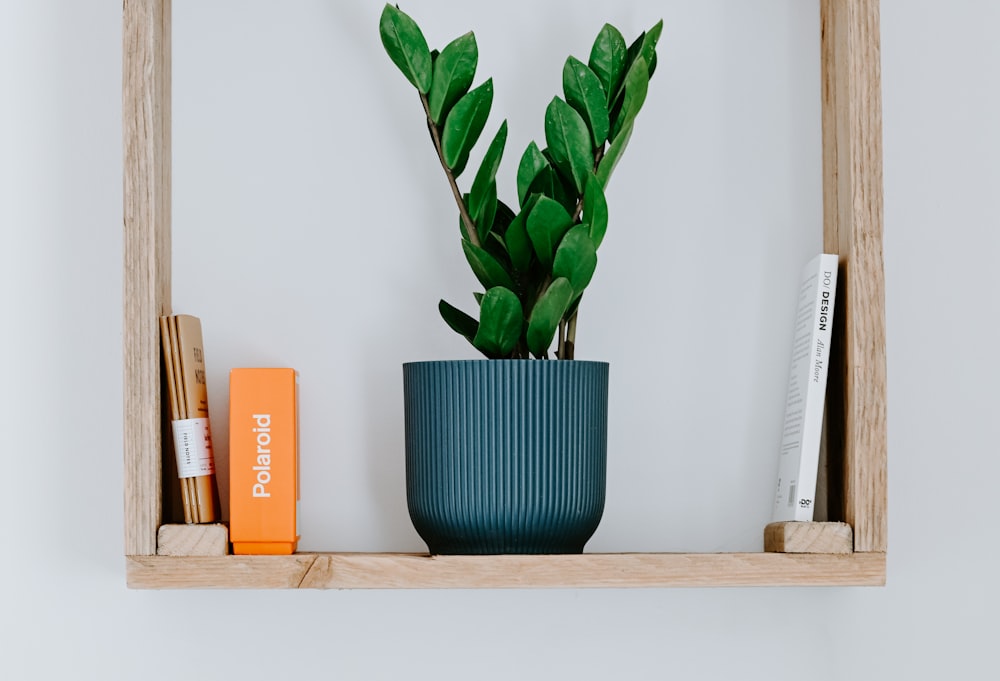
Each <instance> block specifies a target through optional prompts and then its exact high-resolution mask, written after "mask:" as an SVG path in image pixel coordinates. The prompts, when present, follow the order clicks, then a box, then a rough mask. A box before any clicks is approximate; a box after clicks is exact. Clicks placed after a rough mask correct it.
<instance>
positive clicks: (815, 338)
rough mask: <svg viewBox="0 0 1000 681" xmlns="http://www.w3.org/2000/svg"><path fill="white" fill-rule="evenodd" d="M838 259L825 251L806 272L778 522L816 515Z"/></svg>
mask: <svg viewBox="0 0 1000 681" xmlns="http://www.w3.org/2000/svg"><path fill="white" fill-rule="evenodd" d="M837 260H838V258H837V256H836V255H830V254H825V253H824V254H822V255H819V256H817V257H816V258H814V259H813V260H812V261H811V262H810V263H809V264H808V265H806V267H805V268H804V269H803V271H802V279H801V286H800V288H799V300H798V309H797V311H796V315H795V329H794V333H793V338H792V360H791V366H790V368H789V372H788V374H789V375H788V392H787V394H786V400H785V420H784V428H783V429H782V433H781V447H780V452H779V464H778V485H777V494H776V497H775V500H774V513H773V515H772V520H773V521H775V522H778V521H786V520H798V521H803V520H804V521H809V520H812V519H813V506H814V505H815V497H816V476H817V472H818V466H819V447H820V436H821V434H822V430H823V403H824V401H825V397H826V378H827V373H828V369H829V366H828V365H829V360H830V339H831V326H832V324H833V305H834V299H835V297H836V292H837Z"/></svg>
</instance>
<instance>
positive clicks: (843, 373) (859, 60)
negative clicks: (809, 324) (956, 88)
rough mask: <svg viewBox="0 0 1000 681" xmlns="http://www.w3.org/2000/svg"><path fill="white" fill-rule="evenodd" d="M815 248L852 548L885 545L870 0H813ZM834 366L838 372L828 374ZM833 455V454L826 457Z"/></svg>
mask: <svg viewBox="0 0 1000 681" xmlns="http://www.w3.org/2000/svg"><path fill="white" fill-rule="evenodd" d="M820 14H821V17H822V19H821V20H822V54H823V57H822V61H823V78H822V80H823V197H824V201H823V203H824V228H823V248H824V250H825V251H827V252H830V253H839V254H840V266H841V271H840V283H841V285H840V287H839V293H838V308H837V311H836V314H835V317H834V319H835V323H834V328H835V329H836V330H837V332H836V336H835V340H834V347H835V348H838V349H837V350H836V352H837V365H839V366H838V367H831V368H832V369H833V370H837V371H838V373H837V374H833V373H831V384H832V385H833V384H836V389H835V390H834V391H833V392H832V393H831V401H830V409H829V413H828V426H829V430H830V432H831V433H832V436H831V439H830V445H831V450H833V451H839V452H842V456H843V459H842V463H843V466H842V470H840V471H835V472H833V473H832V474H831V478H834V479H836V478H837V477H841V476H842V485H841V486H842V488H843V489H842V494H843V498H842V499H841V500H840V502H841V505H842V514H843V519H844V520H845V521H846V522H847V523H849V524H850V525H851V526H852V527H853V528H854V549H855V551H859V552H884V551H885V550H886V394H885V392H886V388H885V314H884V307H885V302H884V298H885V294H884V288H885V287H884V275H883V268H882V101H881V67H880V51H879V2H878V0H821V4H820ZM838 369H839V370H838ZM833 460H834V461H835V460H836V459H835V458H834V459H833Z"/></svg>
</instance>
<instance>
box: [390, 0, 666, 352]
mask: <svg viewBox="0 0 1000 681" xmlns="http://www.w3.org/2000/svg"><path fill="white" fill-rule="evenodd" d="M662 30H663V22H662V21H660V22H659V23H657V24H656V25H655V26H653V28H651V29H650V30H649V31H646V32H644V33H642V34H641V35H640V36H639V37H638V38H636V40H635V41H634V42H633V43H632V44H631V45H630V46H629V45H626V42H625V39H624V38H623V37H622V34H621V32H620V31H618V29H616V28H615V27H614V26H611V25H610V24H605V25H604V27H603V28H602V29H601V31H600V33H598V35H597V39H596V40H595V41H594V45H593V47H592V49H591V52H590V59H589V61H588V63H586V64H584V63H583V62H582V61H580V60H578V59H576V58H575V57H572V56H571V57H569V58H568V59H567V60H566V63H565V65H564V66H563V73H562V80H563V94H564V95H565V98H560V97H558V96H556V97H554V98H553V99H552V101H551V102H550V103H549V105H548V108H547V109H546V111H545V147H544V148H539V146H538V145H537V144H536V143H535V142H531V143H530V144H529V145H528V148H527V149H526V150H525V152H524V154H523V155H522V156H521V160H520V163H519V164H518V168H517V201H518V208H519V210H517V211H515V210H513V209H512V208H510V207H509V206H508V205H507V204H505V203H503V202H502V201H500V199H499V198H498V195H497V183H496V174H497V170H498V169H499V166H500V159H501V157H502V156H503V151H504V145H505V144H506V141H507V121H506V120H505V121H504V122H503V123H502V124H501V125H500V128H499V130H497V132H496V134H495V135H494V137H493V140H492V141H491V142H490V144H489V147H488V148H487V149H486V152H485V154H484V156H483V159H482V162H481V163H480V165H479V169H478V170H477V171H476V174H475V177H474V178H473V180H472V186H471V187H470V188H469V190H468V192H465V193H463V192H462V191H461V189H459V186H458V178H459V177H460V176H461V175H462V173H463V171H464V170H465V169H466V165H467V164H468V161H469V155H470V153H471V151H472V148H473V146H474V145H475V144H476V142H477V141H478V140H479V137H480V135H481V134H482V132H483V129H484V128H485V126H486V119H487V117H488V116H489V113H490V108H491V106H492V103H493V80H492V78H490V79H487V80H486V81H485V82H483V83H482V84H480V85H479V86H477V87H475V88H473V87H472V83H473V79H474V77H475V73H476V65H477V61H478V56H479V51H478V47H477V45H476V37H475V34H474V33H472V32H469V33H466V34H465V35H462V36H460V37H458V38H456V39H455V40H453V41H452V42H450V43H449V44H448V45H446V46H445V48H444V49H443V50H441V51H440V52H438V51H437V50H435V51H433V52H432V51H431V50H430V49H428V46H427V41H426V40H425V38H424V35H423V33H422V32H421V30H420V28H419V27H418V26H417V24H416V22H415V21H414V20H413V19H412V18H410V17H409V16H408V15H407V14H405V13H404V12H402V11H401V10H400V9H398V8H397V7H393V6H392V5H388V4H387V5H386V6H385V9H384V10H383V11H382V16H381V20H380V22H379V32H380V34H381V37H382V44H383V46H384V47H385V50H386V52H387V53H388V54H389V57H390V58H391V59H392V61H393V63H395V64H396V66H397V67H399V69H400V70H401V71H402V72H403V75H404V76H406V79H407V80H409V81H410V83H411V84H412V85H413V86H414V87H415V88H416V89H417V91H418V92H419V94H420V102H421V104H422V105H423V111H424V114H425V115H426V117H427V128H428V130H429V132H430V137H431V140H432V142H433V143H434V148H435V150H436V151H437V154H438V158H439V160H440V161H441V166H442V168H443V169H444V172H445V175H446V176H447V178H448V183H449V185H450V186H451V190H452V193H453V194H454V197H455V202H456V203H457V204H458V212H459V216H460V221H459V229H460V231H461V236H462V250H463V251H464V253H465V257H466V259H467V260H468V262H469V265H470V266H471V267H472V271H473V272H474V273H475V275H476V278H477V279H478V280H479V282H480V283H481V284H482V285H483V287H484V290H485V292H481V293H480V292H477V293H475V294H474V296H475V298H476V301H477V303H478V304H479V320H478V321H476V320H475V319H474V318H473V317H471V316H469V315H468V314H466V313H464V312H462V311H461V310H459V309H458V308H456V307H454V306H453V305H450V304H449V303H447V302H445V301H444V300H442V301H441V302H440V303H439V305H438V309H439V310H440V312H441V316H442V317H443V318H444V320H445V322H447V324H448V325H449V326H450V327H451V328H452V329H453V330H455V331H456V332H458V333H459V334H461V335H462V336H464V337H465V338H466V339H468V340H469V342H471V343H472V345H473V346H475V347H476V348H477V349H478V350H479V351H480V352H482V353H483V354H484V355H486V356H487V357H489V358H493V359H502V358H506V359H527V358H529V357H532V356H534V357H536V358H548V356H549V349H550V347H551V346H552V342H553V340H554V339H556V337H557V335H558V339H557V343H556V350H555V356H556V357H557V358H558V359H573V353H574V345H575V338H576V320H577V313H578V310H579V306H580V300H581V297H582V296H583V292H584V290H585V289H586V287H587V284H589V283H590V280H591V277H592V276H593V274H594V269H595V267H596V266H597V249H598V247H600V245H601V241H602V240H603V239H604V234H605V231H606V230H607V226H608V204H607V201H606V200H605V195H604V190H605V187H607V184H608V179H609V178H610V177H611V173H612V172H613V171H614V168H615V165H616V164H617V163H618V160H619V159H620V158H621V155H622V152H624V150H625V147H626V146H627V145H628V142H629V138H630V137H631V135H632V128H633V125H634V122H635V118H636V115H637V114H638V113H639V110H640V109H641V108H642V105H643V102H644V101H645V99H646V91H647V88H648V85H649V79H650V77H651V76H652V75H653V71H654V70H655V68H656V43H657V41H658V40H659V37H660V33H661V31H662Z"/></svg>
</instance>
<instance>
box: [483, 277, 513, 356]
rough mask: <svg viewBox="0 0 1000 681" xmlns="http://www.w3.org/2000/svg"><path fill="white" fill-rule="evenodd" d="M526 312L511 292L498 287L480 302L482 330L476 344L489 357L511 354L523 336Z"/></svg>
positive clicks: (488, 292)
mask: <svg viewBox="0 0 1000 681" xmlns="http://www.w3.org/2000/svg"><path fill="white" fill-rule="evenodd" d="M523 325H524V312H523V310H522V308H521V301H520V300H518V299H517V296H516V295H515V294H514V292H513V291H511V290H510V289H507V288H504V287H503V286H494V287H493V288H491V289H490V290H488V291H487V292H486V295H485V296H483V299H482V301H481V303H480V311H479V331H478V332H477V333H476V337H475V339H474V340H473V341H472V344H473V345H475V346H476V347H477V348H478V349H479V350H481V351H482V352H483V353H484V354H485V355H486V356H488V357H491V356H492V357H506V356H508V355H510V354H511V353H512V352H513V351H514V348H515V346H516V345H517V341H518V340H519V339H520V337H521V327H522V326H523Z"/></svg>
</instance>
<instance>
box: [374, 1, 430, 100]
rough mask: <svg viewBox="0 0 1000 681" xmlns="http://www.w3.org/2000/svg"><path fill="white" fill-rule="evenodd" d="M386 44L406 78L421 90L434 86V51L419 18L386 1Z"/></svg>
mask: <svg viewBox="0 0 1000 681" xmlns="http://www.w3.org/2000/svg"><path fill="white" fill-rule="evenodd" d="M378 32H379V35H380V36H381V37H382V46H383V47H385V51H386V52H387V53H388V54H389V58H390V59H392V63H394V64H395V65H396V66H397V67H399V70H400V71H402V72H403V75H404V76H406V79H407V80H408V81H410V83H411V84H412V85H413V87H415V88H417V90H419V91H420V93H421V94H427V91H428V90H429V89H430V87H431V51H430V50H429V49H428V48H427V41H426V40H425V39H424V34H423V33H421V32H420V27H419V26H417V22H415V21H414V20H413V19H411V18H410V16H409V15H408V14H406V13H404V12H402V11H401V10H399V9H397V8H396V7H393V6H392V5H389V4H386V6H385V9H383V10H382V17H381V18H380V19H379V22H378Z"/></svg>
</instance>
